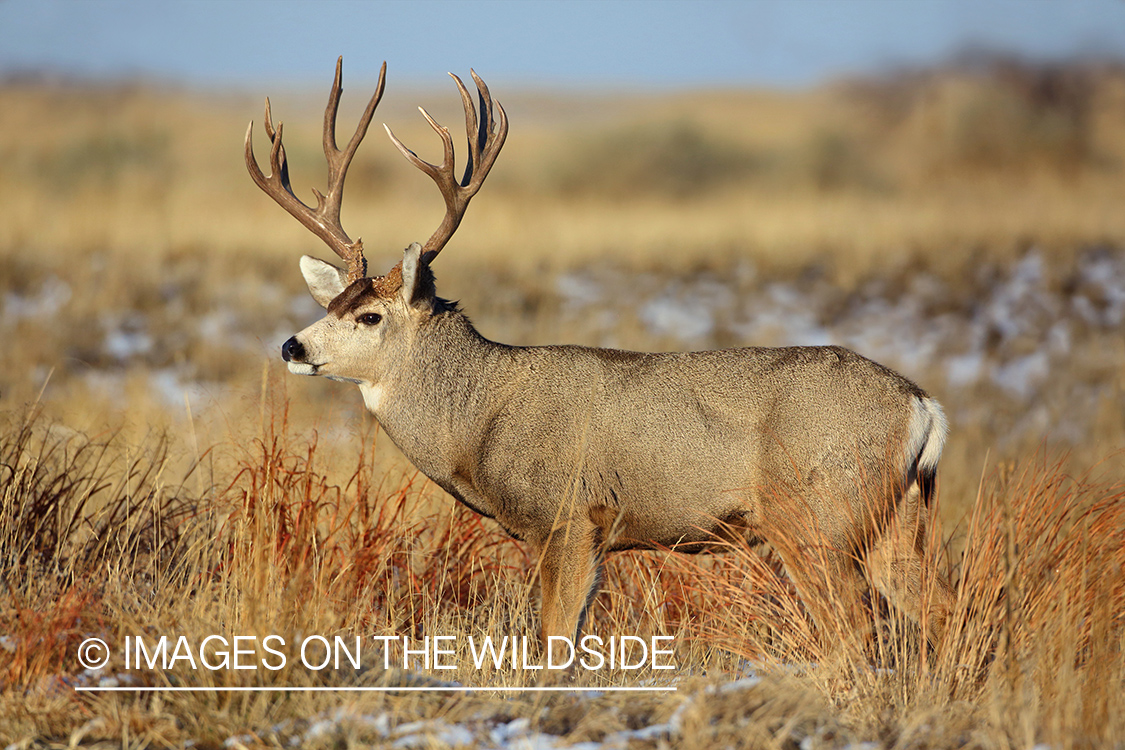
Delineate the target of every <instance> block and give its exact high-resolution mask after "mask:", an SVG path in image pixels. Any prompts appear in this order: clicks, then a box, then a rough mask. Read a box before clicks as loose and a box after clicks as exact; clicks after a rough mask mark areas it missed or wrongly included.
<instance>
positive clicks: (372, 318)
mask: <svg viewBox="0 0 1125 750" xmlns="http://www.w3.org/2000/svg"><path fill="white" fill-rule="evenodd" d="M382 319H383V316H382V315H380V314H379V313H364V314H363V315H360V316H359V317H358V318H356V321H357V322H359V323H362V324H363V325H365V326H373V325H375V324H376V323H378V322H379V321H380V320H382Z"/></svg>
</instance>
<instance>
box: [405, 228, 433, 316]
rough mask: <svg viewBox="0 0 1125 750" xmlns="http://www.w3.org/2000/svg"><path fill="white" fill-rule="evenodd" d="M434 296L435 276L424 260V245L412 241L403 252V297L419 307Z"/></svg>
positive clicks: (407, 302) (410, 303)
mask: <svg viewBox="0 0 1125 750" xmlns="http://www.w3.org/2000/svg"><path fill="white" fill-rule="evenodd" d="M433 297H434V276H433V274H432V273H430V269H429V267H428V266H427V265H426V264H425V263H424V262H423V261H422V246H421V245H419V244H418V243H417V242H412V243H411V244H410V247H408V248H406V250H404V251H403V253H402V299H403V301H404V302H405V303H406V304H407V305H409V306H410V307H418V306H419V305H422V304H424V303H426V302H428V301H430V300H432V299H433Z"/></svg>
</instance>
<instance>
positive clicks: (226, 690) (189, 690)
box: [74, 686, 677, 693]
mask: <svg viewBox="0 0 1125 750" xmlns="http://www.w3.org/2000/svg"><path fill="white" fill-rule="evenodd" d="M74 689H75V690H76V691H80V692H88V693H129V692H132V693H198V692H213V693H235V692H238V693H253V692H259V693H337V692H365V693H398V692H414V693H427V692H429V693H488V692H494V693H495V692H504V693H516V692H538V693H545V692H579V691H583V692H585V691H597V692H607V693H608V692H633V693H674V692H676V690H677V688H675V687H507V686H500V687H463V686H456V687H454V686H449V687H444V686H438V687H287V686H281V687H173V686H169V687H76V688H74Z"/></svg>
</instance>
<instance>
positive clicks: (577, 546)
mask: <svg viewBox="0 0 1125 750" xmlns="http://www.w3.org/2000/svg"><path fill="white" fill-rule="evenodd" d="M540 555H541V560H540V567H539V583H540V587H541V589H542V597H543V605H542V610H541V613H540V618H541V621H542V633H541V637H542V643H543V648H544V649H546V647H547V638H548V637H550V636H561V637H565V638H570V639H571V641H572V642H573V641H574V640H575V639H576V638H577V636H578V633H579V631H580V630H581V629H582V625H583V622H584V621H585V618H586V609H587V607H588V605H589V603H590V601H591V600H592V599H593V597H594V594H596V593H597V586H598V581H599V578H600V576H601V567H602V550H601V539H600V535H599V532H598V528H597V527H596V526H594V524H593V523H592V522H591V521H590V520H589V519H586V518H572V519H571V520H570V522H569V524H568V525H567V526H564V527H563V528H560V529H556V530H555V531H554V532H553V533H552V534H551V536H550V538H549V539H548V540H547V542H546V544H545V545H544V546H543V549H542V551H541V553H540Z"/></svg>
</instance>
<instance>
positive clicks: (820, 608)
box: [775, 542, 870, 644]
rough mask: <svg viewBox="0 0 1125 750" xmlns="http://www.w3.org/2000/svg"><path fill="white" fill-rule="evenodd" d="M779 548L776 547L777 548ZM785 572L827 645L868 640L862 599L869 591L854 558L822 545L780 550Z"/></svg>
mask: <svg viewBox="0 0 1125 750" xmlns="http://www.w3.org/2000/svg"><path fill="white" fill-rule="evenodd" d="M775 548H776V545H775ZM778 552H779V554H781V559H782V562H784V563H785V571H786V572H787V573H788V574H789V579H790V580H791V581H793V584H794V586H796V587H797V593H798V594H799V595H800V597H801V601H802V602H804V604H805V607H807V608H808V610H809V614H811V615H812V618H813V622H815V623H816V626H817V629H818V630H819V631H820V632H821V635H822V636H823V637H824V638H825V639H826V641H827V642H830V643H831V642H835V643H846V642H848V641H851V640H853V639H854V640H856V642H857V643H861V644H862V643H865V642H866V641H867V640H868V639H869V635H868V634H866V631H869V630H870V628H868V627H866V623H865V618H864V613H863V601H862V596H863V592H864V590H865V589H866V588H867V585H866V583H865V582H864V580H863V576H862V575H861V573H860V571H859V569H858V567H857V566H856V564H855V560H854V559H853V557H852V555H851V554H849V553H847V552H844V551H841V550H836V549H829V548H827V547H825V546H823V542H822V543H821V544H820V545H814V546H812V547H806V548H801V547H798V548H797V549H794V550H784V551H783V550H782V549H780V548H778Z"/></svg>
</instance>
